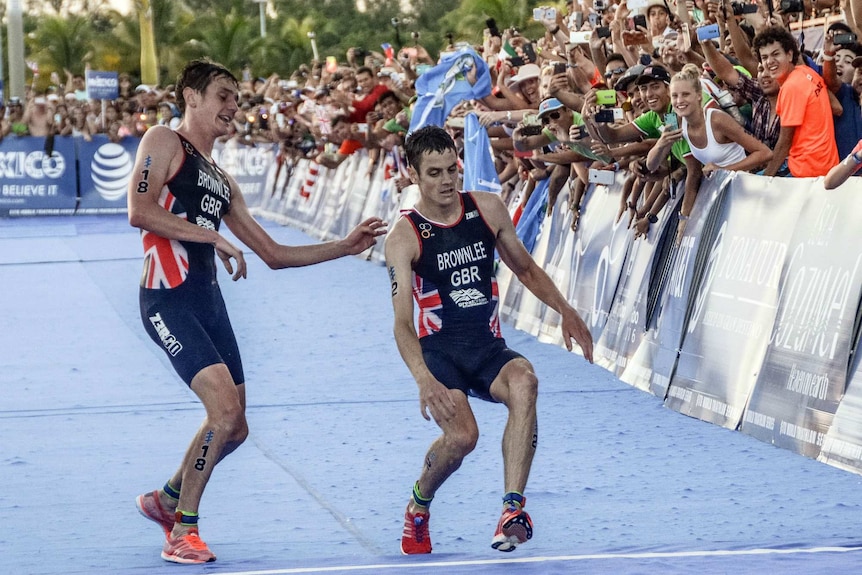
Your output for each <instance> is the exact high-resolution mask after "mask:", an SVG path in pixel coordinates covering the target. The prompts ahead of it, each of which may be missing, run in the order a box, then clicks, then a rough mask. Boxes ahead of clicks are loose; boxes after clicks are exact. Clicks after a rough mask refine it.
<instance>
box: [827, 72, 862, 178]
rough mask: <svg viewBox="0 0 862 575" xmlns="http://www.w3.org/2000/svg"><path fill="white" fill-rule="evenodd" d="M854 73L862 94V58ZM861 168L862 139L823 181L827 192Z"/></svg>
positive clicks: (857, 90) (857, 89)
mask: <svg viewBox="0 0 862 575" xmlns="http://www.w3.org/2000/svg"><path fill="white" fill-rule="evenodd" d="M853 71H854V72H853V88H854V90H856V92H857V94H858V93H862V57H856V58H855V59H854V60H853ZM860 97H862V96H860ZM860 168H862V139H860V140H859V141H858V142H856V146H854V148H853V149H852V150H851V151H850V153H849V154H847V156H846V157H845V158H844V159H843V160H842V161H841V162H839V163H838V164H837V165H835V166H832V168H831V169H830V170H829V172H828V173H827V174H826V178H824V180H823V185H824V186H825V187H826V189H827V190H831V189H833V188H837V187H838V186H840V185H841V184H843V183H844V182H845V181H846V180H847V179H848V178H849V177H850V176H857V175H859V171H860Z"/></svg>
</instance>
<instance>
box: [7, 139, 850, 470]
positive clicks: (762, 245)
mask: <svg viewBox="0 0 862 575" xmlns="http://www.w3.org/2000/svg"><path fill="white" fill-rule="evenodd" d="M28 140H30V141H29V142H28ZM45 144H46V142H45V140H44V139H40V138H6V139H5V140H4V141H2V142H0V213H5V214H9V215H29V214H39V213H111V212H114V211H124V210H125V185H120V180H123V179H125V180H126V181H127V178H128V176H129V174H130V173H131V169H132V166H131V163H132V161H133V158H134V147H135V146H136V142H134V141H132V142H130V143H129V145H128V146H126V145H119V144H110V142H107V140H101V139H100V138H94V140H93V142H92V143H84V142H83V141H81V142H78V141H72V140H71V139H69V138H56V139H55V141H54V142H53V150H52V154H51V155H50V156H49V155H48V154H47V153H46V151H45ZM132 144H135V146H133V145H132ZM117 146H119V148H118V147H117ZM276 151H277V150H276V147H275V146H274V145H265V146H257V147H247V146H244V145H242V144H236V143H234V142H228V143H227V144H219V145H218V146H217V149H216V151H215V152H214V156H215V157H216V158H217V161H218V162H219V163H220V165H221V166H223V167H224V168H225V169H226V171H228V172H229V173H231V174H232V175H234V176H235V177H236V178H237V180H238V181H239V183H240V185H241V186H242V189H243V193H244V195H245V197H246V200H247V203H248V204H249V206H250V207H251V208H252V209H253V211H254V212H255V214H256V215H259V216H261V217H264V218H267V219H271V220H274V221H277V222H280V223H283V224H286V225H290V226H292V227H296V228H299V229H302V230H303V231H305V232H306V233H308V234H309V235H311V236H313V237H316V238H319V239H321V240H328V239H333V238H336V237H340V236H343V235H344V234H346V233H347V232H349V230H350V229H351V228H352V227H353V226H354V225H356V224H357V223H358V222H360V221H361V220H362V219H364V218H366V217H368V216H370V215H378V216H381V217H382V218H384V219H385V220H386V221H389V222H394V221H395V220H396V219H397V217H398V214H399V212H400V211H401V210H403V209H406V208H409V207H410V206H412V205H413V203H414V202H415V201H416V199H417V195H416V194H417V192H416V190H415V189H414V188H415V187H413V186H410V187H407V188H405V189H404V190H403V191H400V192H399V190H398V188H397V186H396V185H395V181H396V178H397V176H398V175H399V174H401V175H403V170H404V168H403V162H401V161H400V160H399V159H398V158H397V157H395V156H393V155H391V154H388V155H385V156H384V158H383V159H380V160H379V161H378V162H377V163H376V164H372V163H371V159H370V158H369V156H368V154H367V153H366V152H365V151H364V150H360V151H359V152H357V153H355V154H353V155H352V156H350V157H349V158H348V159H347V160H345V161H344V162H343V163H342V164H341V165H340V166H339V167H338V168H337V169H334V170H330V169H326V168H323V167H321V166H318V165H317V164H315V163H314V162H311V161H309V160H306V159H299V160H297V159H293V158H290V157H288V158H277V155H276ZM622 184H623V174H622V173H618V174H617V176H616V181H615V183H614V184H613V185H610V186H605V185H596V184H591V185H590V186H589V187H588V188H587V191H586V194H585V196H584V199H583V202H582V207H581V215H580V218H579V221H578V227H577V230H576V231H573V230H572V226H571V222H572V213H571V212H570V209H571V208H570V207H569V201H568V198H569V193H570V190H568V188H567V187H566V188H564V189H563V191H562V192H561V193H560V195H559V197H558V199H557V202H556V205H555V206H554V209H553V211H552V213H551V214H550V215H547V185H546V184H541V183H540V185H538V186H537V187H536V189H535V191H534V192H533V194H532V195H531V196H530V198H529V201H528V202H527V203H526V205H525V207H524V209H523V214H522V215H521V217H520V220H519V222H518V226H517V228H516V230H517V232H518V234H519V236H520V237H521V238H522V240H523V241H524V243H525V245H527V246H530V247H531V253H532V254H533V257H534V259H535V260H536V261H537V262H538V263H539V265H540V266H542V267H543V268H544V269H545V270H546V271H547V272H548V274H549V275H550V276H551V278H552V279H553V280H554V282H555V283H556V284H557V286H558V287H559V288H560V290H561V291H562V292H563V293H564V294H566V296H567V298H568V300H569V301H570V302H571V304H572V305H573V306H574V307H575V308H576V309H577V310H578V312H579V313H580V314H581V316H582V317H583V318H584V320H585V321H586V323H587V325H588V326H589V329H590V331H591V333H592V335H593V338H594V342H595V352H594V358H595V361H596V363H597V364H599V365H601V366H602V367H604V368H605V369H608V370H609V371H611V372H613V373H614V374H615V375H616V376H617V377H619V378H620V379H621V380H622V381H625V382H627V383H629V384H630V385H632V386H633V387H636V388H638V389H641V390H643V391H647V392H649V393H651V394H653V395H655V396H657V397H659V398H661V399H662V400H663V401H664V404H665V405H666V406H667V407H669V408H670V409H674V410H676V411H678V412H680V413H682V414H685V415H688V416H691V417H695V418H698V419H701V420H703V421H708V422H711V423H714V424H716V425H721V426H723V427H726V428H728V429H734V430H738V431H741V432H742V433H745V434H748V435H750V436H752V437H755V438H757V439H759V440H761V441H764V442H767V443H771V444H774V445H776V446H778V447H781V448H784V449H789V450H791V451H794V452H796V453H799V454H802V455H805V456H807V457H811V458H815V459H818V460H819V461H822V462H824V463H827V464H829V465H833V466H835V467H839V468H842V469H845V470H848V471H851V472H854V473H857V474H862V367H860V365H859V361H858V359H857V354H856V349H857V347H858V343H859V339H860V323H862V310H860V300H862V250H860V246H862V197H860V195H859V193H858V190H857V187H858V184H857V183H856V181H855V179H854V178H851V179H850V181H848V182H847V183H845V184H844V185H843V186H841V187H839V188H838V189H835V190H829V191H827V190H825V189H824V188H823V184H822V179H820V178H818V179H791V178H787V179H773V178H766V177H760V176H753V175H750V174H744V173H731V172H723V171H719V172H718V173H715V174H714V175H713V176H712V177H710V178H706V179H704V181H703V183H702V185H701V187H700V190H699V193H698V196H697V200H696V202H695V205H694V208H693V210H692V212H691V214H690V217H689V219H688V220H686V221H684V222H683V223H684V228H683V230H682V231H681V233H679V234H678V231H677V230H678V228H679V227H680V220H679V217H678V209H679V206H680V200H681V195H682V194H681V191H680V190H674V191H675V192H676V193H675V194H673V197H672V198H671V200H670V201H669V202H668V203H667V205H666V206H665V207H664V208H663V210H662V211H661V212H660V214H659V221H658V223H656V224H653V225H652V226H651V229H650V231H649V233H648V235H647V236H646V238H640V239H636V238H635V237H634V231H633V230H632V229H630V228H629V221H628V216H627V215H625V214H624V215H623V217H622V218H619V219H618V212H619V207H620V204H621V196H622V193H623V192H622V190H623V185H622ZM518 192H519V191H518V190H516V194H513V198H514V199H513V200H512V202H511V204H512V205H511V206H510V209H511V210H512V211H514V208H515V204H516V203H517V202H518V201H519V198H518V197H517V193H518ZM368 259H369V260H371V261H374V262H377V263H382V262H383V249H382V242H381V243H380V244H378V245H377V246H375V247H374V248H372V249H371V250H370V251H369V254H368ZM498 284H499V288H500V314H501V318H502V319H503V320H504V321H507V322H509V323H510V324H512V325H513V326H514V327H516V328H517V329H521V330H524V331H526V332H528V333H530V334H533V335H535V336H536V337H537V338H538V339H540V340H541V341H545V342H548V343H553V344H556V345H562V340H561V335H560V330H559V322H560V318H559V316H558V314H557V313H556V312H554V311H553V310H550V309H548V308H547V306H545V305H544V304H542V303H541V302H540V301H539V300H538V299H537V298H535V296H533V295H532V294H531V293H530V292H528V291H527V290H525V289H524V288H523V286H522V285H521V284H520V282H519V281H518V280H517V278H515V277H513V275H512V273H511V272H510V271H509V270H508V269H507V268H506V266H505V265H502V264H501V265H500V268H499V272H498Z"/></svg>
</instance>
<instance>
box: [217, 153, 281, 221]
mask: <svg viewBox="0 0 862 575" xmlns="http://www.w3.org/2000/svg"><path fill="white" fill-rule="evenodd" d="M277 152H278V145H277V144H262V143H258V144H256V145H254V146H247V145H245V144H241V143H239V142H237V141H236V140H235V139H231V140H229V141H228V142H227V143H222V142H216V145H215V147H214V148H213V161H215V163H216V164H218V165H219V167H220V168H221V169H222V170H224V171H225V172H226V173H228V174H230V175H231V176H233V177H234V179H235V180H236V182H237V183H238V184H239V189H240V190H241V191H242V195H243V197H244V198H245V202H246V204H248V205H249V207H255V206H259V205H261V204H262V203H263V200H264V198H265V197H266V192H267V188H266V186H267V176H268V175H269V173H270V168H271V167H272V166H273V165H274V164H275V155H276V153H277ZM273 177H274V172H273Z"/></svg>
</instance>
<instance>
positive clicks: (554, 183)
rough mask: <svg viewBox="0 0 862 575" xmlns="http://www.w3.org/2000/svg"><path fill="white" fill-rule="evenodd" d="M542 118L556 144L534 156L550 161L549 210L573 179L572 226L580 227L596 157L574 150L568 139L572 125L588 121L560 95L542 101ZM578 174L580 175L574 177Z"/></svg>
mask: <svg viewBox="0 0 862 575" xmlns="http://www.w3.org/2000/svg"><path fill="white" fill-rule="evenodd" d="M538 118H539V121H540V122H541V124H542V133H543V134H544V135H545V136H546V137H547V138H548V140H549V141H550V142H551V144H552V146H553V147H552V148H550V149H549V150H548V151H547V152H545V151H536V152H534V153H533V159H534V160H537V161H540V162H542V163H544V164H546V165H549V167H550V170H549V171H548V172H547V173H548V176H549V179H550V181H549V182H548V208H547V214H548V215H551V213H553V210H554V206H555V204H556V202H557V196H558V195H559V193H560V191H561V190H562V189H563V186H564V185H565V184H566V182H567V181H570V180H571V181H572V195H571V197H570V204H571V208H572V217H573V222H572V226H573V227H574V228H577V221H578V218H579V216H580V208H581V198H582V197H583V192H584V190H585V189H586V183H587V165H588V164H589V163H591V162H592V161H593V159H594V158H593V157H587V156H585V155H584V154H582V153H578V152H575V151H572V150H571V149H570V148H569V147H568V146H567V145H566V143H568V142H569V129H570V128H571V127H572V126H573V125H574V126H582V125H583V124H584V122H583V120H582V119H581V114H580V113H579V112H575V111H574V110H570V109H568V108H566V107H565V106H564V105H563V103H562V102H560V101H559V100H558V99H557V98H548V99H546V100H543V101H542V103H541V104H540V105H539V114H538ZM573 171H574V174H577V177H576V178H572V175H573Z"/></svg>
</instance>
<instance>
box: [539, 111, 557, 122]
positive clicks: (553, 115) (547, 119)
mask: <svg viewBox="0 0 862 575" xmlns="http://www.w3.org/2000/svg"><path fill="white" fill-rule="evenodd" d="M559 119H560V112H559V111H556V110H555V111H553V112H551V113H550V114H548V115H547V116H545V117H544V118H542V125H543V126H547V125H548V122H550V121H551V120H559Z"/></svg>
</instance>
